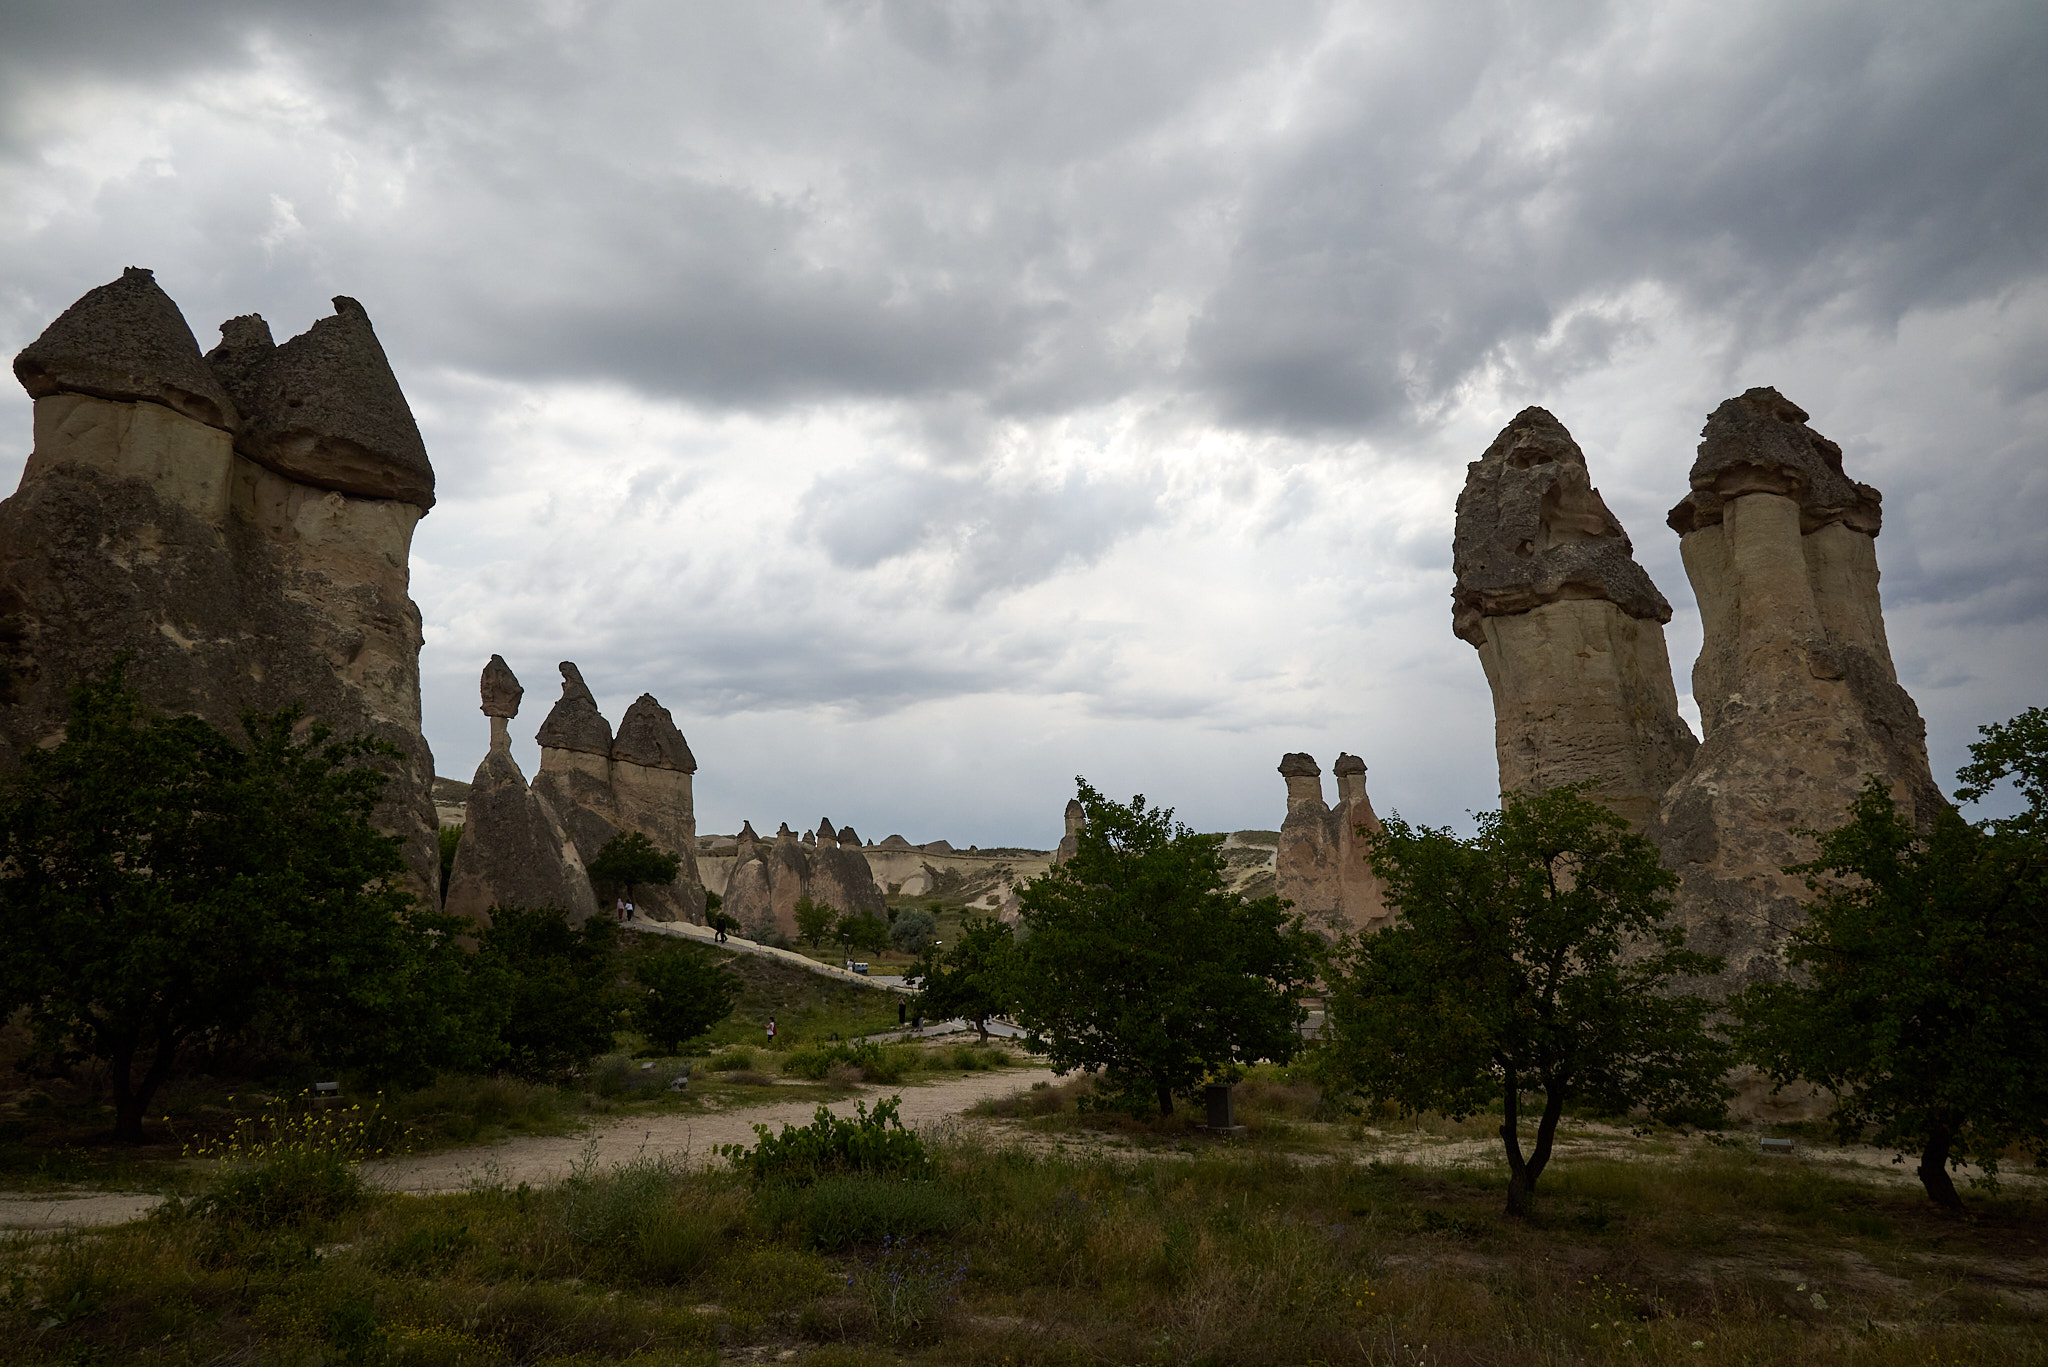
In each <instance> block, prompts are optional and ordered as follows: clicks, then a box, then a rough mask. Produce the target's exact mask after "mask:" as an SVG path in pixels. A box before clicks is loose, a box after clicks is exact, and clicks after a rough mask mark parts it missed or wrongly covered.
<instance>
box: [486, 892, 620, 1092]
mask: <svg viewBox="0 0 2048 1367" xmlns="http://www.w3.org/2000/svg"><path fill="white" fill-rule="evenodd" d="M618 935H619V931H618V927H617V925H616V924H615V923H614V922H613V921H612V920H611V918H610V917H606V916H592V917H590V918H589V919H587V920H585V921H584V922H583V924H582V925H581V926H580V927H579V926H572V925H570V924H569V918H568V914H567V913H566V912H564V911H562V910H561V909H560V908H558V907H531V908H526V907H492V908H491V924H490V926H489V927H488V928H487V929H486V930H485V931H484V932H483V933H482V934H481V935H480V936H478V937H477V939H478V943H477V959H478V961H479V963H478V967H479V971H480V972H481V973H482V974H484V975H485V976H487V977H488V978H490V979H491V980H493V981H495V982H497V983H498V984H500V987H499V992H500V993H501V997H500V1000H501V1002H502V1004H503V1014H502V1016H501V1023H500V1025H499V1034H500V1038H501V1039H502V1041H503V1045H504V1055H503V1065H502V1066H503V1067H505V1068H506V1069H507V1070H509V1071H510V1072H513V1073H515V1074H517V1075H518V1076H520V1077H524V1078H533V1079H542V1078H552V1077H560V1076H563V1075H565V1074H568V1073H573V1072H576V1071H578V1070H580V1069H582V1068H584V1067H586V1066H588V1065H589V1063H590V1061H591V1059H593V1058H595V1057H596V1056H597V1055H599V1054H601V1053H603V1052H605V1051H606V1050H608V1049H610V1048H611V1047H612V1037H613V1035H614V1034H615V1033H616V1032H617V1029H618V1024H619V1013H620V1010H621V1008H622V1007H623V1006H624V1005H625V1002H624V1001H623V999H622V997H621V994H620V992H619V987H618V972H619V962H618V961H619V951H618Z"/></svg>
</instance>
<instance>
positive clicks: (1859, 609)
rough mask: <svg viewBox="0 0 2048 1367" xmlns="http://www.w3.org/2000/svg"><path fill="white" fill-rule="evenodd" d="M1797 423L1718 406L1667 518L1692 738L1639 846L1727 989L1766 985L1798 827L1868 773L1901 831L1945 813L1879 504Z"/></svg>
mask: <svg viewBox="0 0 2048 1367" xmlns="http://www.w3.org/2000/svg"><path fill="white" fill-rule="evenodd" d="M1806 423H1807V415H1806V413H1805V412H1804V411H1802V410H1801V409H1800V408H1799V407H1798V405H1796V404H1794V403H1792V402H1791V401H1790V400H1789V399H1786V398H1785V397H1784V396H1783V395H1781V394H1779V393H1778V391H1777V390H1775V389H1751V390H1749V391H1748V392H1746V393H1744V394H1742V395H1741V396H1739V397H1737V398H1733V399H1729V400H1728V401H1727V402H1726V403H1723V404H1722V405H1721V406H1720V407H1719V408H1717V409H1715V410H1714V412H1713V415H1712V416H1711V417H1709V418H1708V419H1707V424H1706V427H1705V429H1704V431H1703V432H1702V433H1701V441H1700V445H1699V458H1698V459H1697V460H1696V461H1695V462H1694V464H1693V467H1692V475H1691V484H1692V490H1691V492H1690V493H1688V494H1687V495H1686V496H1685V498H1684V499H1682V500H1681V501H1680V502H1679V504H1678V506H1677V507H1675V508H1673V509H1672V510H1671V515H1670V519H1669V520H1670V524H1671V527H1672V529H1673V530H1675V531H1676V532H1678V534H1679V549H1680V551H1681V553H1682V554H1683V556H1684V558H1685V570H1686V575H1687V577H1688V578H1689V579H1691V581H1692V587H1693V592H1694V594H1695V595H1696V596H1697V597H1698V599H1699V605H1700V617H1701V625H1702V629H1703V636H1704V640H1703V644H1702V647H1701V650H1700V656H1699V660H1698V662H1697V663H1696V664H1695V665H1694V667H1693V696H1694V697H1695V698H1696V699H1697V700H1698V702H1699V708H1700V718H1701V722H1702V724H1703V728H1704V730H1705V732H1706V735H1705V738H1704V740H1703V742H1702V744H1701V746H1700V749H1699V753H1698V755H1697V756H1696V757H1695V758H1694V760H1693V762H1692V765H1691V767H1690V768H1689V769H1688V770H1687V771H1686V773H1685V775H1684V776H1683V777H1682V778H1680V779H1679V780H1678V781H1677V782H1676V783H1675V784H1674V785H1673V786H1672V787H1671V789H1670V791H1669V792H1668V793H1667V794H1666V795H1665V797H1664V801H1663V805H1662V809H1661V811H1660V813H1659V815H1658V819H1657V822H1656V823H1655V825H1654V826H1653V827H1652V829H1651V836H1652V838H1653V839H1655V840H1656V841H1657V843H1658V845H1659V846H1660V848H1662V850H1663V851H1664V855H1665V860H1666V862H1667V863H1668V864H1669V865H1670V866H1671V867H1672V868H1673V869H1675V870H1677V872H1678V874H1679V876H1680V877H1681V878H1682V879H1684V885H1683V887H1682V888H1681V890H1680V892H1679V899H1678V901H1679V909H1680V912H1681V914H1682V916H1683V917H1684V919H1685V921H1686V922H1687V923H1688V925H1689V927H1690V928H1691V930H1692V932H1693V942H1694V944H1695V946H1696V947H1697V948H1700V949H1704V950H1706V951H1708V952H1711V953H1718V954H1725V955H1727V956H1728V959H1729V966H1728V975H1727V976H1728V984H1727V985H1728V986H1730V987H1734V986H1739V985H1740V984H1741V983H1743V982H1746V981H1749V980H1752V979H1757V978H1768V977H1772V976H1775V975H1776V974H1777V973H1778V972H1779V971H1780V969H1779V965H1778V961H1777V953H1776V952H1777V947H1778V944H1779V942H1780V940H1781V938H1782V936H1783V933H1784V931H1785V930H1787V929H1789V928H1790V927H1791V926H1793V925H1794V924H1796V923H1797V922H1798V921H1799V919H1800V918H1801V915H1802V913H1801V910H1800V905H1801V902H1802V900H1803V898H1804V896H1805V889H1804V886H1803V884H1802V883H1801V882H1800V881H1799V880H1798V879H1797V878H1794V877H1792V876H1789V875H1787V874H1785V873H1783V872H1782V869H1783V867H1784V866H1785V865H1787V864H1791V863H1796V862H1799V861H1800V860H1803V859H1805V858H1807V857H1809V855H1810V854H1811V852H1812V842H1811V841H1810V840H1808V839H1806V838H1804V837H1801V836H1798V835H1795V834H1793V832H1794V831H1795V830H1796V829H1800V828H1804V829H1811V830H1825V829H1827V828H1829V827H1832V826H1836V825H1839V824H1840V823H1841V822H1842V820H1843V819H1844V818H1845V816H1846V815H1847V812H1848V807H1849V802H1850V800H1851V799H1852V798H1853V797H1854V796H1855V794H1856V793H1857V791H1858V790H1859V789H1860V788H1861V787H1862V786H1863V781H1864V777H1865V776H1866V775H1869V774H1875V775H1877V776H1878V777H1879V778H1880V779H1881V780H1882V781H1883V782H1884V783H1885V784H1886V785H1887V786H1888V787H1889V788H1890V789H1891V791H1892V793H1893V795H1894V797H1895V798H1896V799H1897V800H1898V801H1899V803H1900V805H1901V807H1902V809H1903V810H1904V811H1905V812H1907V813H1908V814H1909V815H1911V816H1913V817H1915V818H1916V819H1919V820H1923V821H1924V820H1927V819H1929V818H1930V817H1931V816H1932V815H1933V813H1934V812H1935V811H1937V810H1938V809H1939V808H1940V807H1941V806H1942V805H1943V798H1942V795H1941V793H1940V790H1939V789H1937V788H1936V787H1935V784H1934V779H1933V776H1932V774H1931V773H1930V772H1929V770H1928V764H1927V731H1926V726H1925V724H1924V723H1923V722H1922V721H1921V718H1920V711H1919V709H1918V708H1917V707H1915V706H1914V704H1913V699H1912V698H1911V697H1910V696H1908V694H1907V693H1906V691H1905V689H1903V688H1901V687H1900V686H1899V682H1898V675H1897V672H1896V671H1895V670H1894V669H1893V667H1892V657H1891V647H1890V645H1889V644H1888V643H1887V642H1886V640H1885V631H1884V612H1883V607H1882V604H1881V602H1880V600H1879V595H1878V571H1877V548H1876V537H1877V534H1878V530H1879V527H1880V524H1881V511H1880V495H1879V494H1878V492H1877V490H1875V489H1873V488H1871V487H1870V486H1869V485H1867V484H1858V483H1855V482H1854V481H1852V480H1851V479H1849V477H1848V476H1847V475H1846V474H1845V473H1843V469H1842V450H1841V448H1840V447H1838V446H1837V445H1835V443H1833V442H1831V441H1829V440H1828V439H1827V438H1826V437H1823V436H1821V435H1820V434H1819V433H1818V432H1815V431H1814V430H1813V429H1812V428H1811V427H1809V426H1807V425H1806Z"/></svg>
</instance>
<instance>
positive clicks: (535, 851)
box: [447, 655, 597, 926]
mask: <svg viewBox="0 0 2048 1367" xmlns="http://www.w3.org/2000/svg"><path fill="white" fill-rule="evenodd" d="M481 691H482V693H483V707H482V710H483V712H484V714H485V715H486V716H488V717H489V718H490V719H491V750H490V753H489V754H487V755H485V756H484V761H483V763H482V764H479V765H478V766H477V769H476V777H475V779H473V780H472V781H471V783H470V788H469V804H468V806H467V808H466V809H465V811H464V815H463V824H462V843H461V844H459V845H457V846H456V847H455V868H454V870H453V871H452V872H451V873H450V874H449V877H448V905H447V910H448V912H449V914H450V915H454V916H466V917H468V918H469V919H470V920H472V921H475V922H476V923H477V924H478V925H479V926H488V925H490V923H491V916H490V913H491V909H492V908H493V907H559V908H561V909H562V910H563V911H566V912H568V913H569V918H570V919H571V920H572V921H575V922H578V923H581V922H582V921H584V920H585V919H587V918H588V917H590V916H592V915H594V914H595V913H596V911H597V899H596V897H595V896H594V895H593V894H592V892H591V889H590V879H589V876H588V875H587V874H586V873H585V872H584V868H583V861H582V859H581V858H579V857H578V856H577V853H576V842H575V841H573V840H571V839H570V838H569V833H568V832H567V831H566V830H565V829H564V828H563V826H562V821H561V818H560V816H559V815H558V814H557V813H556V812H555V810H554V808H553V807H551V806H549V805H548V802H547V799H545V798H543V797H542V796H540V794H538V793H536V792H534V791H533V790H532V789H530V788H529V787H527V784H526V775H525V774H523V773H521V772H520V771H519V764H518V761H516V760H514V759H513V758H512V749H511V744H512V742H511V736H510V735H509V733H508V727H507V723H508V722H509V721H510V720H511V719H512V718H513V717H516V716H518V715H519V700H520V698H521V697H522V696H523V695H524V690H523V689H521V688H520V686H519V680H518V679H517V678H515V677H514V676H513V674H512V670H511V668H510V667H509V666H507V665H506V663H505V661H504V659H503V658H502V657H500V656H497V655H493V656H491V662H490V663H489V664H488V665H485V666H484V673H483V682H482V690H481Z"/></svg>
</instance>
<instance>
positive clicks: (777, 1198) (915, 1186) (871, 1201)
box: [753, 1175, 972, 1252]
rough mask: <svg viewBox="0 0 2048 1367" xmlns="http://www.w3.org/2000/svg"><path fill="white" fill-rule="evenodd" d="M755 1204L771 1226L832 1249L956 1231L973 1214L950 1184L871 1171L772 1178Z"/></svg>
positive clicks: (756, 1211)
mask: <svg viewBox="0 0 2048 1367" xmlns="http://www.w3.org/2000/svg"><path fill="white" fill-rule="evenodd" d="M753 1206H754V1210H755V1213H756V1215H757V1216H758V1218H759V1219H760V1221H761V1223H762V1224H763V1225H765V1226H767V1227H768V1228H769V1229H771V1230H774V1231H776V1232H777V1233H783V1234H789V1235H794V1236H795V1239H796V1241H797V1242H799V1243H802V1244H804V1245H807V1246H808V1247H811V1248H817V1249H824V1250H826V1251H828V1252H830V1251H832V1250H835V1249H841V1248H851V1247H852V1246H854V1245H856V1244H870V1243H875V1242H877V1241H879V1240H881V1239H883V1238H887V1237H890V1236H894V1237H896V1238H908V1237H915V1236H920V1235H947V1234H952V1233H954V1232H955V1231H957V1230H958V1229H960V1228H961V1227H962V1226H963V1225H965V1224H966V1223H967V1220H968V1218H969V1216H970V1215H971V1214H972V1211H971V1209H970V1207H969V1205H968V1203H967V1202H966V1201H965V1200H964V1199H962V1198H961V1196H960V1194H959V1193H958V1192H956V1191H954V1190H952V1189H951V1188H949V1187H943V1186H940V1185H938V1184H936V1183H932V1182H903V1181H898V1180H896V1179H894V1178H886V1177H870V1176H865V1175H852V1176H843V1177H823V1178H820V1179H818V1180H817V1181H815V1182H812V1183H810V1184H809V1185H791V1184H789V1183H785V1182H770V1183H768V1184H767V1185H765V1186H763V1187H761V1188H759V1189H758V1190H757V1191H755V1193H754V1196H753Z"/></svg>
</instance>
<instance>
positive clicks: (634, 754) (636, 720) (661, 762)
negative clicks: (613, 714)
mask: <svg viewBox="0 0 2048 1367" xmlns="http://www.w3.org/2000/svg"><path fill="white" fill-rule="evenodd" d="M612 758H613V759H617V760H624V761H626V762H627V763H628V764H639V765H644V766H646V767H647V768H649V769H673V770H675V771H676V772H677V773H679V774H694V773H696V772H697V757H696V756H695V755H693V754H691V753H690V743H689V742H688V741H686V740H684V739H683V733H682V732H681V731H678V730H677V729H676V723H675V718H673V717H671V716H670V715H669V714H668V709H667V708H666V707H663V706H662V705H661V704H660V703H658V702H656V701H655V700H654V695H653V694H652V693H642V694H641V695H640V696H639V697H637V698H635V699H634V700H633V705H632V706H631V707H629V708H627V709H626V715H625V716H624V717H622V718H620V719H619V735H618V739H616V740H614V741H613V742H612Z"/></svg>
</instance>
